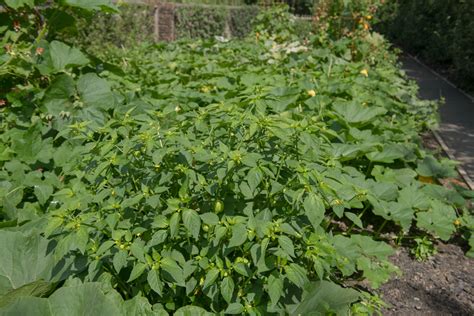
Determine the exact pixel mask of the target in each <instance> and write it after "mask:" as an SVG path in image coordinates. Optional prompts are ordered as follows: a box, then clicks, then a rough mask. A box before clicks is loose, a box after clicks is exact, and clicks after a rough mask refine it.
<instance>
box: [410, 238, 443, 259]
mask: <svg viewBox="0 0 474 316" xmlns="http://www.w3.org/2000/svg"><path fill="white" fill-rule="evenodd" d="M414 240H415V243H416V246H415V248H413V249H412V251H411V253H412V255H414V256H415V258H416V260H418V261H424V260H426V259H428V258H430V257H432V256H434V255H435V254H436V253H437V252H438V251H437V250H436V247H435V246H434V244H433V242H432V241H431V240H429V239H428V237H426V236H425V237H422V238H415V239H414Z"/></svg>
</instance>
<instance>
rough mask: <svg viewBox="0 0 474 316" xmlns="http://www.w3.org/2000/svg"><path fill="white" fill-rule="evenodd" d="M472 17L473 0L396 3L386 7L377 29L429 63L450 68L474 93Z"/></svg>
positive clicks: (459, 82) (406, 0)
mask: <svg viewBox="0 0 474 316" xmlns="http://www.w3.org/2000/svg"><path fill="white" fill-rule="evenodd" d="M473 16H474V1H473V0H420V1H410V0H396V1H392V2H390V3H388V4H386V5H385V6H384V7H383V10H382V11H381V16H380V20H381V23H380V24H379V25H378V29H379V30H380V31H381V32H383V33H384V34H386V35H387V36H388V37H389V38H390V39H391V40H392V41H394V42H396V43H397V44H399V45H401V46H402V47H403V48H404V49H406V50H407V51H409V52H411V53H413V54H416V55H419V56H420V57H421V58H422V59H424V60H425V61H427V62H428V63H431V64H437V65H440V66H442V67H447V68H451V70H452V78H454V79H455V80H456V81H457V83H458V84H459V85H460V86H462V87H464V88H466V89H468V90H471V91H473V90H474V83H473V82H474V81H473V79H474V45H473V44H472V43H473V40H474V22H473V20H472V17H473Z"/></svg>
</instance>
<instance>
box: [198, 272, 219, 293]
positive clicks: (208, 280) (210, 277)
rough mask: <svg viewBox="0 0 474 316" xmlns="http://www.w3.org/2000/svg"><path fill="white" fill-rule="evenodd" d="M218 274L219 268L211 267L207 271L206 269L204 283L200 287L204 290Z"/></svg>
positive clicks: (212, 282)
mask: <svg viewBox="0 0 474 316" xmlns="http://www.w3.org/2000/svg"><path fill="white" fill-rule="evenodd" d="M218 276H219V269H216V268H212V269H210V270H209V271H207V273H206V278H205V279H204V284H203V285H202V289H203V290H205V289H207V288H208V287H209V286H210V285H211V284H214V282H215V281H216V280H217V277H218Z"/></svg>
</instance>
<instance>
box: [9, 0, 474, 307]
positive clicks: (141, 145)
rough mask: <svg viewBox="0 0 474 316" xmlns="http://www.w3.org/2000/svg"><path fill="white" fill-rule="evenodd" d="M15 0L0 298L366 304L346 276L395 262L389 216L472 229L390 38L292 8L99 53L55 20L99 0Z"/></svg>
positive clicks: (81, 302)
mask: <svg viewBox="0 0 474 316" xmlns="http://www.w3.org/2000/svg"><path fill="white" fill-rule="evenodd" d="M1 3H2V4H3V5H6V8H7V13H8V14H9V16H10V19H9V20H1V21H2V22H1V23H2V24H1V26H0V30H1V32H2V47H5V48H3V50H2V51H1V55H0V76H1V77H0V83H1V92H0V93H1V94H0V100H1V102H2V107H1V110H0V115H1V132H0V138H1V140H2V141H1V143H0V247H1V249H2V256H1V258H0V314H2V315H3V314H4V315H18V314H25V315H26V314H27V315H29V314H31V315H76V314H77V315H83V314H98V315H99V314H100V315H137V314H138V315H167V314H168V313H172V314H174V315H209V314H213V313H221V314H222V313H225V314H243V313H246V314H251V315H265V314H269V313H278V314H293V315H299V314H302V315H305V314H309V313H314V312H318V313H335V314H347V313H349V312H350V311H351V310H352V311H353V312H354V313H364V311H365V312H368V311H374V310H376V309H378V308H380V306H382V305H383V303H382V302H381V301H380V299H378V297H377V296H371V295H369V294H368V293H366V292H362V291H359V290H356V289H351V288H347V287H344V283H345V281H347V280H366V281H367V282H368V283H367V284H369V285H370V287H372V288H373V289H376V288H377V287H379V286H380V285H381V284H382V283H384V282H386V281H387V280H388V279H389V278H390V277H391V276H392V275H393V274H394V273H396V272H397V268H396V267H395V266H393V265H392V264H391V263H390V261H389V260H388V257H389V256H390V255H391V254H392V253H393V249H392V247H391V246H390V245H389V244H387V243H386V241H387V237H386V234H385V233H392V234H395V235H398V236H399V237H400V238H403V237H405V236H408V237H412V236H414V235H423V236H428V237H429V238H433V239H434V238H440V239H442V240H448V239H449V238H450V237H451V236H453V235H454V234H456V233H457V232H459V233H463V234H464V236H465V237H466V238H471V244H472V243H473V240H472V234H471V232H472V228H473V227H472V226H473V222H474V221H473V219H472V216H471V215H470V213H469V211H468V209H467V206H466V205H467V201H468V200H469V199H470V198H472V196H473V194H472V192H468V191H465V190H462V189H461V188H457V189H447V188H445V187H443V186H440V185H437V184H436V183H435V181H436V179H438V178H444V177H451V176H453V175H454V174H455V173H454V170H453V168H452V164H451V163H450V162H449V161H438V160H437V159H435V158H434V157H433V156H432V155H431V154H430V153H428V152H426V151H425V150H424V149H423V148H422V147H421V146H420V137H419V134H420V132H421V131H423V130H424V129H426V128H428V127H431V126H433V125H434V124H435V122H436V120H435V111H436V106H435V104H434V103H430V102H426V101H420V100H418V99H417V98H416V97H415V95H416V87H414V86H413V85H412V84H410V83H409V82H407V80H406V78H405V77H404V76H403V74H402V72H401V71H400V70H399V69H398V68H397V67H396V64H395V56H393V55H392V54H391V53H390V52H389V51H388V46H387V43H386V42H385V41H384V40H383V38H381V37H380V36H379V35H377V34H372V33H369V32H366V33H365V34H364V33H360V34H359V35H358V36H355V37H350V38H349V37H344V38H341V39H339V40H331V39H328V38H327V37H326V36H324V35H323V34H316V35H314V36H312V37H311V38H309V39H308V40H307V42H306V43H305V44H302V43H300V42H299V41H298V40H297V36H295V35H294V34H292V33H289V32H288V29H289V28H273V29H272V27H273V26H272V25H271V23H275V21H281V22H284V23H286V24H288V23H290V22H288V21H286V20H285V19H283V17H284V16H285V15H286V13H285V12H282V11H281V10H280V9H278V10H277V12H273V11H269V12H267V13H265V14H269V15H272V14H274V15H275V18H274V19H272V18H271V17H265V16H261V17H259V19H258V20H259V21H261V23H262V24H261V25H258V26H257V29H258V30H260V31H263V30H267V29H272V30H273V31H272V32H262V35H261V36H260V37H257V38H255V37H254V36H252V37H251V38H248V39H245V40H238V41H228V42H222V41H215V40H211V41H179V42H175V43H169V44H156V45H150V46H147V47H136V48H133V49H130V50H118V49H113V50H112V51H109V52H108V54H107V59H106V60H104V61H101V60H99V59H98V58H96V57H95V56H93V55H91V54H85V53H83V52H81V51H80V50H79V49H77V48H75V47H73V46H70V45H67V44H65V43H63V42H61V41H60V40H59V39H58V38H56V39H55V36H56V34H58V33H57V32H55V31H57V28H58V27H59V26H58V25H70V23H72V22H73V17H72V16H73V15H72V13H74V14H81V12H83V11H84V10H86V11H87V10H93V9H97V8H102V9H103V10H109V11H113V10H114V7H113V6H110V5H108V4H106V3H105V1H97V0H91V1H81V2H78V1H72V0H71V1H60V2H51V3H50V4H49V7H48V9H49V10H51V11H49V12H51V16H49V18H46V17H45V16H44V15H38V14H39V13H37V12H38V11H35V10H33V6H34V5H35V4H36V5H38V4H40V3H39V2H33V0H31V1H13V0H9V1H2V2H1ZM76 7H79V8H76ZM4 21H5V22H4ZM58 23H59V24H58ZM426 179H429V180H430V181H427V180H426ZM422 180H423V181H422ZM429 182H432V183H429ZM361 301H362V302H363V303H364V304H362V303H360V302H361Z"/></svg>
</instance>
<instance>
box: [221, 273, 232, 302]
mask: <svg viewBox="0 0 474 316" xmlns="http://www.w3.org/2000/svg"><path fill="white" fill-rule="evenodd" d="M234 288H235V284H234V280H232V278H231V277H225V278H224V279H223V280H222V282H221V295H222V297H223V298H224V300H225V301H226V302H227V303H230V301H231V300H232V296H233V294H234Z"/></svg>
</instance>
